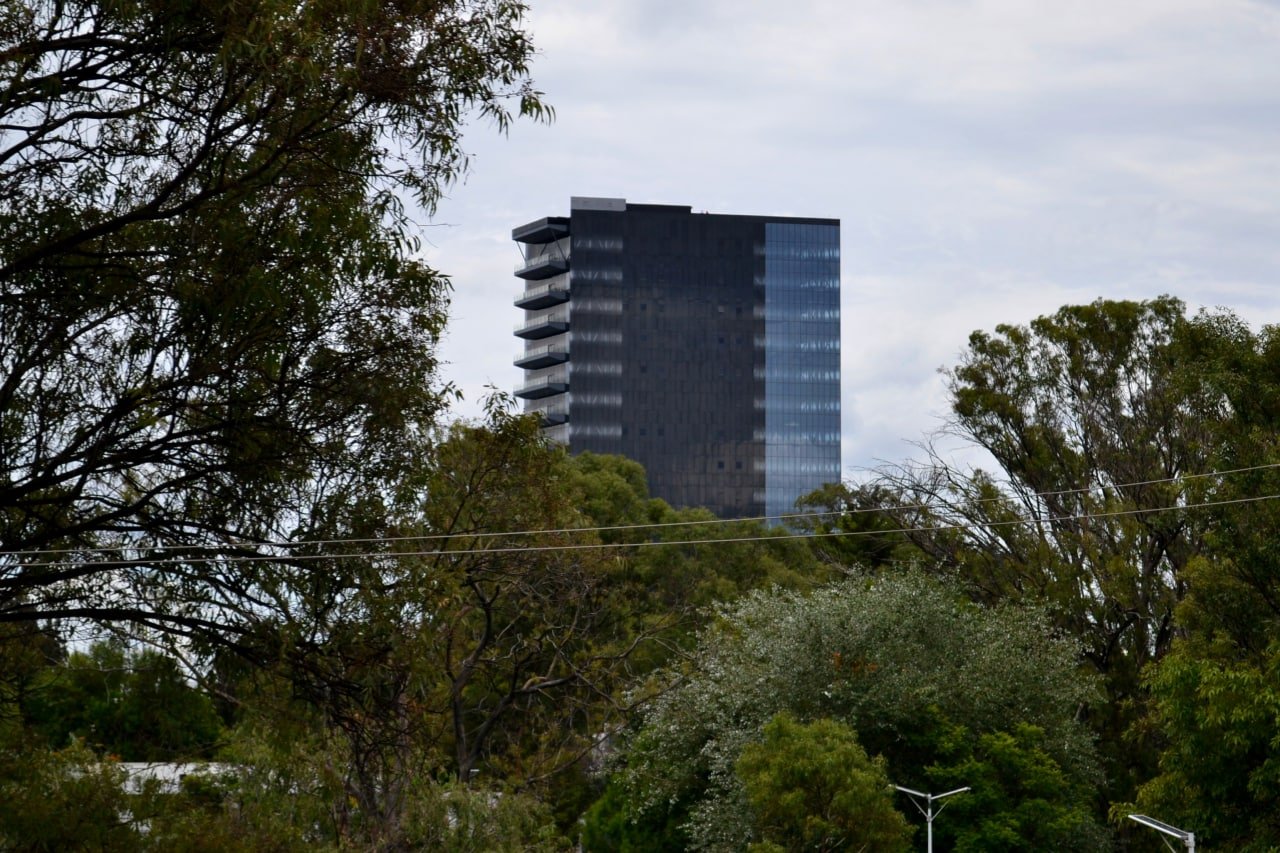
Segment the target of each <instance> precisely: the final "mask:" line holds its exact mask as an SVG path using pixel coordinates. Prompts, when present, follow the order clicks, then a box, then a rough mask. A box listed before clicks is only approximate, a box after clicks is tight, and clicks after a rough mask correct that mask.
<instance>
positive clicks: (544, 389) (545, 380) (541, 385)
mask: <svg viewBox="0 0 1280 853" xmlns="http://www.w3.org/2000/svg"><path fill="white" fill-rule="evenodd" d="M568 390H569V377H567V376H541V377H538V378H537V379H533V380H530V381H529V382H526V383H525V384H523V385H521V386H520V387H519V388H517V389H516V396H517V397H520V398H522V399H525V400H541V399H542V398H543V397H554V396H555V395H557V394H563V393H565V392H566V391H568Z"/></svg>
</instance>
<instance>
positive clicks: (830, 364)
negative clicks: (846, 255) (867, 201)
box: [764, 222, 840, 515]
mask: <svg viewBox="0 0 1280 853" xmlns="http://www.w3.org/2000/svg"><path fill="white" fill-rule="evenodd" d="M764 227H765V249H764V267H765V273H764V316H765V339H764V363H765V379H764V400H765V403H764V411H765V425H764V447H765V497H764V505H765V513H766V514H767V515H782V514H785V513H787V512H791V511H792V510H794V508H795V501H796V497H797V496H799V495H803V494H805V493H806V492H810V491H813V490H814V489H816V488H818V487H819V486H821V485H822V484H823V483H831V482H836V481H838V480H839V479H840V228H839V227H838V226H835V225H806V224H795V223H787V222H766V223H765V226H764Z"/></svg>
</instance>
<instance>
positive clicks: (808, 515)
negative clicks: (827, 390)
mask: <svg viewBox="0 0 1280 853" xmlns="http://www.w3.org/2000/svg"><path fill="white" fill-rule="evenodd" d="M1274 468H1280V462H1272V463H1267V464H1265V465H1251V466H1248V467H1244V468H1229V469H1226V470H1222V471H1210V472H1207V473H1200V474H1179V475H1178V476H1175V477H1161V478H1158V479H1152V480H1136V481H1134V482H1129V483H1115V484H1111V485H1108V486H1107V487H1106V488H1109V489H1114V490H1117V491H1118V490H1122V489H1135V488H1139V487H1142V486H1156V485H1162V484H1166V483H1181V482H1186V481H1191V480H1203V479H1220V478H1222V477H1226V476H1230V475H1233V474H1246V473H1250V472H1254V471H1266V470H1270V469H1274ZM1098 488H1099V487H1098V486H1084V487H1080V488H1075V489H1058V490H1054V491H1044V492H1035V493H1032V494H1031V495H1029V496H1028V497H1033V498H1040V499H1043V498H1048V497H1058V496H1062V495H1078V494H1086V493H1089V492H1092V491H1095V490H1097V489H1098ZM1003 499H1004V498H1000V497H993V498H980V499H978V500H977V501H975V503H977V504H980V505H981V504H988V503H995V502H998V501H1001V500H1003ZM929 506H930V505H929V504H927V503H914V504H895V505H891V506H883V507H850V508H846V509H842V510H824V511H821V512H797V513H787V514H783V515H760V516H751V517H747V518H706V519H696V520H692V521H661V522H652V523H648V524H615V525H604V526H597V527H557V528H537V529H528V530H506V531H493V532H490V531H474V532H472V531H468V532H465V533H423V534H410V535H404V536H382V537H351V538H338V539H299V540H293V541H286V540H275V541H272V540H263V541H250V540H244V541H235V542H224V543H220V544H216V545H156V546H139V545H113V546H103V547H87V548H49V549H31V550H14V551H0V558H6V557H24V556H41V557H48V556H52V555H56V554H84V553H85V552H93V553H98V554H108V553H122V552H125V551H135V550H137V549H138V548H139V547H152V548H154V549H155V550H157V551H160V550H182V551H192V550H224V549H229V548H303V547H316V546H326V545H384V544H390V543H394V542H432V541H444V540H449V539H458V538H462V537H469V538H472V539H497V538H512V537H517V536H547V535H552V534H561V533H564V534H580V533H611V532H616V531H642V530H661V529H664V528H671V527H706V526H716V525H725V524H746V523H751V522H764V521H779V522H784V523H787V522H792V521H801V520H805V519H817V518H826V517H829V516H846V515H863V514H866V513H888V512H903V511H907V510H921V509H928V508H929ZM814 535H820V534H814ZM759 538H770V537H759ZM695 541H705V540H695ZM743 541H748V540H743ZM424 553H432V552H424ZM454 553H457V552H454ZM217 559H221V558H217ZM251 559H257V557H252V558H251ZM186 561H187V562H190V561H191V560H190V559H187V560H186ZM152 562H154V560H153V561H152ZM50 564H52V563H50ZM50 564H44V565H50ZM25 565H32V566H38V565H42V564H40V563H26V564H25Z"/></svg>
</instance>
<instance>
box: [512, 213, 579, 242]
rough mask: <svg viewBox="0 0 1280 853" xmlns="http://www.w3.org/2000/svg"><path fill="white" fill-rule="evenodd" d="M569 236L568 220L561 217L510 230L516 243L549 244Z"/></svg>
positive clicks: (546, 218) (551, 217)
mask: <svg viewBox="0 0 1280 853" xmlns="http://www.w3.org/2000/svg"><path fill="white" fill-rule="evenodd" d="M568 235H569V220H568V219H567V218H566V217H563V216H547V217H545V218H543V219H538V220H535V221H533V222H530V223H529V224H528V225H521V226H520V227H519V228H513V229H512V230H511V239H512V240H515V241H516V242H518V243H550V242H551V241H553V240H559V239H560V238H561V237H567V236H568Z"/></svg>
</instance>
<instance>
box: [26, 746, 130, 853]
mask: <svg viewBox="0 0 1280 853" xmlns="http://www.w3.org/2000/svg"><path fill="white" fill-rule="evenodd" d="M123 782H124V774H123V772H122V771H121V770H120V768H119V767H118V766H117V765H116V764H114V763H113V762H109V761H107V762H104V761H101V760H100V759H99V758H98V756H96V755H95V754H94V753H93V752H91V751H90V750H89V749H87V748H86V747H84V746H83V745H80V744H73V745H71V746H69V747H67V748H66V749H62V750H58V751H52V752H45V751H43V750H30V751H28V750H15V749H10V750H4V751H3V752H0V848H3V849H6V850H33V851H35V850H41V851H43V850H49V851H52V850H85V849H94V850H104V851H122V853H123V851H129V850H137V849H139V847H140V846H141V840H142V839H141V834H140V833H139V831H138V827H137V826H136V825H135V824H134V823H133V822H132V821H131V820H130V819H129V818H128V817H127V815H128V813H129V802H128V798H127V796H126V795H125V793H124V790H123Z"/></svg>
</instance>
